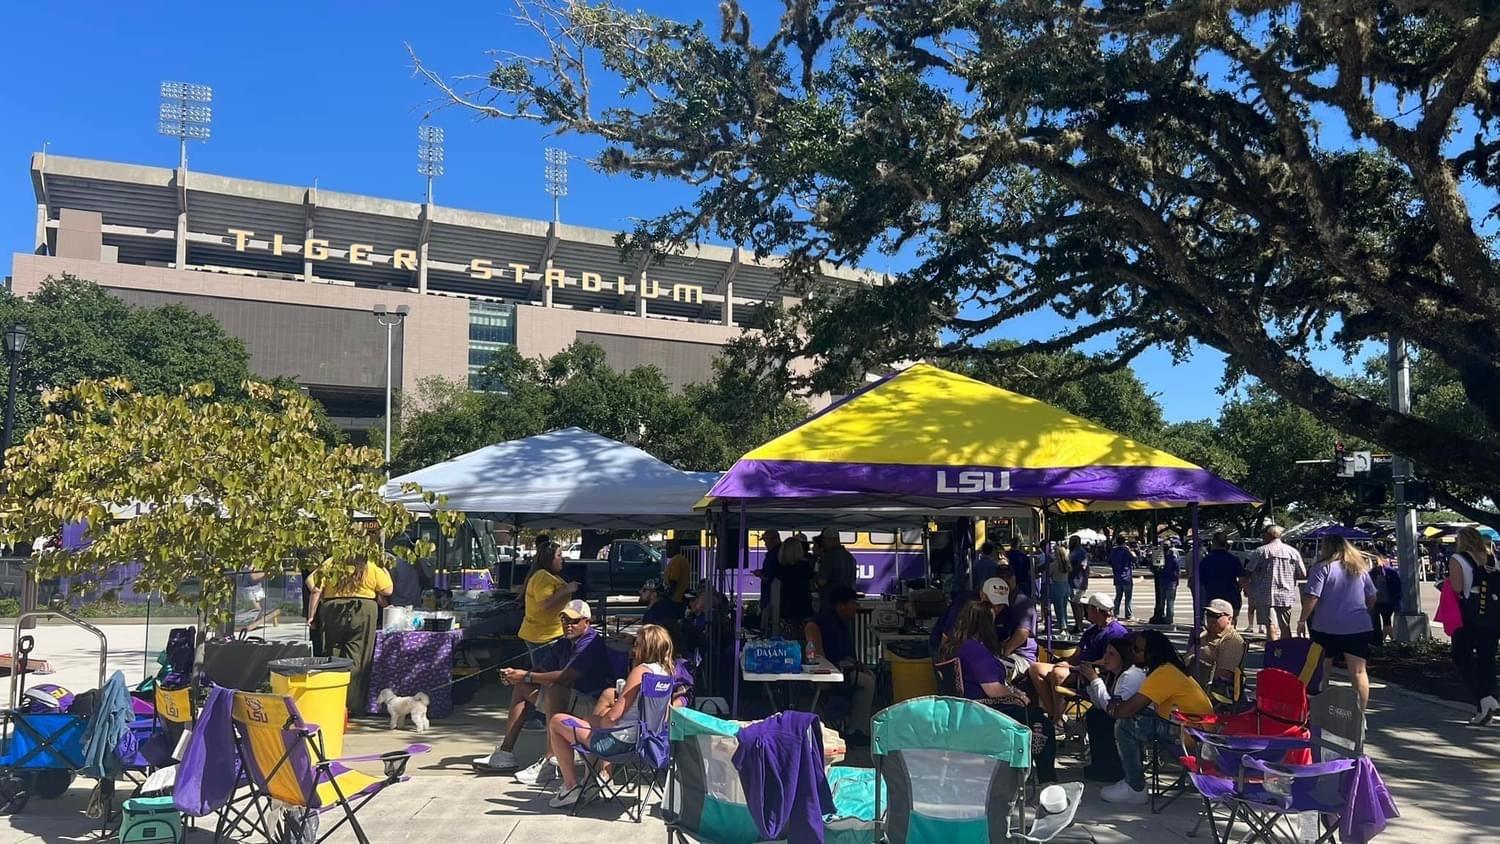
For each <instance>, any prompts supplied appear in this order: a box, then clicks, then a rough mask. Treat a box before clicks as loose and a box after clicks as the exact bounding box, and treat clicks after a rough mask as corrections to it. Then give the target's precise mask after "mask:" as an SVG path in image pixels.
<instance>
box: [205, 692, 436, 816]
mask: <svg viewBox="0 0 1500 844" xmlns="http://www.w3.org/2000/svg"><path fill="white" fill-rule="evenodd" d="M233 719H234V728H235V747H236V753H237V755H238V757H239V760H240V763H241V764H242V765H243V766H244V768H245V770H246V772H247V773H248V774H249V778H250V783H251V786H252V789H253V796H252V797H251V799H250V800H247V801H244V806H243V807H242V808H241V809H240V811H238V812H237V813H236V819H237V820H248V821H249V822H250V823H251V825H252V826H254V828H255V829H256V830H257V832H259V833H260V834H261V835H263V836H265V838H266V840H268V841H279V840H283V839H284V838H285V837H286V836H292V837H293V840H308V841H311V840H316V841H318V842H322V841H326V840H327V839H328V838H329V837H330V836H332V835H333V834H334V833H335V832H337V831H338V829H339V828H340V827H342V826H343V825H344V824H346V823H347V824H348V825H349V827H350V830H351V831H352V832H353V833H354V837H355V839H357V840H358V841H359V842H360V844H369V842H370V839H369V837H368V836H367V835H366V834H365V831H364V828H363V827H362V826H361V825H360V823H359V819H358V817H357V814H358V812H359V810H360V809H362V808H364V807H365V806H366V805H368V804H369V802H370V801H371V800H373V799H374V798H375V796H376V795H377V794H379V793H380V792H382V791H384V790H385V789H386V788H388V787H389V786H392V785H395V784H396V783H400V782H405V781H406V780H407V779H408V778H407V777H406V765H407V763H408V762H409V761H411V757H412V756H415V755H418V754H422V753H426V752H428V751H429V750H431V748H430V747H428V746H427V745H424V744H413V745H409V746H407V747H405V748H403V749H401V750H393V751H389V752H386V753H373V754H367V755H364V756H346V757H341V758H338V759H329V758H328V757H327V756H326V754H325V752H324V749H323V735H322V733H321V731H320V730H319V729H318V725H316V724H308V723H306V722H304V721H303V720H302V715H301V713H300V712H298V711H297V704H296V702H294V701H293V700H292V698H290V697H283V696H281V695H276V694H255V693H251V692H235V693H234V704H233ZM375 762H379V763H381V765H382V766H383V768H384V772H383V775H381V776H375V775H372V774H367V773H364V772H363V771H358V770H355V769H353V768H349V767H347V764H346V763H375ZM273 804H279V806H280V807H281V809H282V811H281V813H280V817H281V822H280V826H279V829H277V830H275V831H274V832H273V829H272V827H271V818H272V816H273V814H272V808H273ZM334 810H339V811H341V812H342V817H340V818H339V820H338V821H337V822H336V823H334V824H333V826H331V827H329V828H327V829H326V830H322V831H321V832H320V831H319V830H318V825H319V822H318V820H317V819H318V818H319V817H320V816H321V815H322V814H323V813H325V812H331V811H334ZM252 813H253V814H252Z"/></svg>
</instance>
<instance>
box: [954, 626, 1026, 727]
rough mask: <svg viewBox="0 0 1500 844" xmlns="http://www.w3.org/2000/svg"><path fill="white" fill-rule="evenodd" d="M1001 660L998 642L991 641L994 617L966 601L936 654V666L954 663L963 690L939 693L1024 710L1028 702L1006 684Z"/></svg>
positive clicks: (1005, 672)
mask: <svg viewBox="0 0 1500 844" xmlns="http://www.w3.org/2000/svg"><path fill="white" fill-rule="evenodd" d="M1002 656H1003V654H1002V653H1001V652H1000V641H999V640H998V639H997V638H996V637H995V616H994V614H993V613H992V612H991V610H990V608H989V607H988V606H987V605H985V604H983V603H981V602H979V601H969V602H968V603H967V604H965V605H964V607H963V609H961V610H959V611H958V618H956V619H955V620H954V622H953V628H952V629H951V630H949V631H948V634H947V635H946V636H944V637H943V644H942V647H941V648H939V650H938V661H939V662H940V663H945V662H951V661H953V660H955V659H956V660H958V671H959V675H960V676H961V677H962V678H963V687H962V688H961V689H944V690H942V691H943V692H944V693H955V692H956V693H962V695H963V696H964V697H966V698H968V699H969V700H978V701H984V702H985V703H989V704H992V705H995V706H996V708H1001V707H1003V706H1005V705H1014V706H1025V705H1026V704H1027V703H1028V702H1029V701H1028V700H1027V697H1026V695H1025V693H1023V692H1022V691H1021V690H1020V689H1017V688H1014V687H1012V686H1011V685H1010V684H1009V682H1007V674H1008V673H1009V672H1008V670H1007V668H1006V665H1005V663H1004V662H1002V661H1001V658H1002Z"/></svg>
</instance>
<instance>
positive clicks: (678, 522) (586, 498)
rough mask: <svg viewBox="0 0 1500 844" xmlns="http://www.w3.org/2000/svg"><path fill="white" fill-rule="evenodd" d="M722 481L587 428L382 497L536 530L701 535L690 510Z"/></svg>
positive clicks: (455, 465)
mask: <svg viewBox="0 0 1500 844" xmlns="http://www.w3.org/2000/svg"><path fill="white" fill-rule="evenodd" d="M717 478H718V475H717V474H713V473H689V472H683V471H680V470H678V469H674V468H673V467H671V466H669V465H668V464H666V463H663V462H662V461H660V460H657V459H656V458H655V457H652V456H651V455H649V454H647V453H646V452H644V451H641V450H640V449H638V448H635V447H633V446H629V445H626V444H625V443H622V442H617V441H615V440H612V439H609V438H608V437H603V436H600V435H598V434H595V433H592V432H590V431H585V430H583V429H582V428H564V429H562V430H558V431H549V432H547V433H545V434H538V435H537V436H534V437H526V438H525V439H520V440H512V441H510V442H503V443H497V444H495V445H489V446H485V447H484V448H481V449H478V450H476V451H471V452H469V453H468V454H463V455H460V456H458V457H455V458H453V459H452V460H445V461H443V462H442V463H438V464H435V465H432V466H428V467H427V468H425V469H419V470H417V471H415V472H411V473H408V474H405V475H401V476H400V477H396V478H392V479H391V480H390V481H388V482H387V483H386V487H385V497H386V498H387V499H388V500H391V501H397V502H400V503H401V504H404V505H405V506H406V507H407V509H409V510H412V511H415V512H428V511H430V510H432V509H433V507H431V506H430V505H428V504H427V502H426V501H424V500H423V499H422V496H421V495H420V494H418V493H410V492H403V491H402V489H401V487H402V486H403V485H405V484H408V483H415V484H417V485H418V486H420V487H421V488H422V490H423V491H424V492H430V493H434V494H436V495H437V496H439V497H440V499H441V500H440V502H439V504H438V507H440V508H441V509H444V510H456V511H461V512H464V513H470V514H475V515H480V516H484V517H486V518H491V519H494V520H496V521H499V522H503V523H508V524H512V525H522V524H524V525H525V526H526V527H535V528H592V529H600V530H655V529H662V528H684V529H692V528H701V527H702V526H703V522H704V517H703V514H702V513H700V512H696V511H694V509H693V506H694V505H695V504H697V503H698V501H699V500H700V499H701V498H702V497H703V495H704V494H705V493H707V492H708V489H709V487H710V486H712V484H713V482H714V481H715V480H716V479H717Z"/></svg>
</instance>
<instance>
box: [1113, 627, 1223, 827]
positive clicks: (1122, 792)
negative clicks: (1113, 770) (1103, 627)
mask: <svg viewBox="0 0 1500 844" xmlns="http://www.w3.org/2000/svg"><path fill="white" fill-rule="evenodd" d="M1135 648H1136V652H1135V657H1136V661H1137V662H1139V661H1141V660H1142V659H1143V658H1144V661H1145V664H1146V681H1145V682H1144V683H1142V684H1141V688H1140V691H1138V692H1136V693H1135V694H1133V695H1131V696H1130V697H1129V698H1128V699H1126V700H1121V701H1120V702H1118V703H1115V704H1113V705H1111V706H1110V708H1109V714H1110V715H1113V716H1114V717H1115V718H1116V719H1117V723H1116V724H1115V745H1116V746H1117V747H1118V748H1119V750H1120V765H1121V767H1123V768H1124V769H1125V779H1123V780H1121V781H1119V782H1117V783H1115V784H1114V785H1110V786H1106V787H1105V788H1104V790H1103V791H1101V792H1100V796H1101V797H1103V798H1104V799H1105V801H1107V802H1109V803H1124V804H1128V805H1137V806H1139V805H1143V804H1145V803H1147V802H1148V801H1149V800H1150V799H1151V797H1150V795H1149V794H1147V793H1146V766H1145V764H1144V762H1143V761H1142V760H1143V757H1144V754H1145V752H1146V749H1147V748H1148V747H1149V746H1150V745H1151V743H1153V742H1166V743H1170V744H1172V745H1173V746H1175V745H1176V742H1177V741H1178V740H1179V736H1180V733H1181V728H1180V727H1178V726H1177V725H1176V724H1173V723H1172V720H1171V718H1172V713H1173V712H1181V713H1183V714H1184V715H1208V714H1210V713H1212V712H1213V711H1214V705H1213V702H1212V701H1210V700H1209V699H1208V694H1207V693H1206V692H1204V691H1203V687H1202V686H1200V685H1198V682H1197V681H1196V680H1194V679H1193V677H1192V675H1191V674H1189V673H1188V669H1187V666H1186V665H1184V664H1183V662H1182V657H1180V656H1178V655H1177V649H1176V648H1174V647H1173V646H1172V640H1171V639H1168V638H1167V634H1165V633H1163V632H1161V631H1160V630H1145V631H1142V632H1140V633H1137V634H1136V636H1135ZM1151 709H1154V710H1155V712H1154V713H1153V712H1151V711H1150V710H1151Z"/></svg>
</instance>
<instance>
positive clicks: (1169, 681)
mask: <svg viewBox="0 0 1500 844" xmlns="http://www.w3.org/2000/svg"><path fill="white" fill-rule="evenodd" d="M1141 694H1143V695H1145V696H1146V697H1149V698H1151V702H1152V703H1154V704H1156V714H1157V715H1160V716H1161V717H1162V718H1171V717H1172V710H1174V709H1175V710H1177V711H1179V712H1182V713H1183V714H1185V715H1209V714H1211V713H1212V712H1213V711H1214V705H1213V703H1212V702H1211V701H1210V700H1209V699H1208V695H1207V694H1206V693H1205V692H1204V691H1203V687H1202V686H1200V685H1198V683H1197V682H1196V681H1194V680H1193V678H1191V677H1189V676H1187V675H1186V674H1184V673H1182V672H1181V671H1179V670H1177V666H1175V665H1172V664H1170V663H1169V664H1167V665H1163V666H1161V667H1160V668H1158V669H1156V670H1155V671H1153V672H1151V673H1150V674H1148V675H1146V682H1144V683H1142V684H1141Z"/></svg>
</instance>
